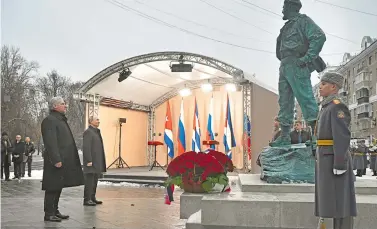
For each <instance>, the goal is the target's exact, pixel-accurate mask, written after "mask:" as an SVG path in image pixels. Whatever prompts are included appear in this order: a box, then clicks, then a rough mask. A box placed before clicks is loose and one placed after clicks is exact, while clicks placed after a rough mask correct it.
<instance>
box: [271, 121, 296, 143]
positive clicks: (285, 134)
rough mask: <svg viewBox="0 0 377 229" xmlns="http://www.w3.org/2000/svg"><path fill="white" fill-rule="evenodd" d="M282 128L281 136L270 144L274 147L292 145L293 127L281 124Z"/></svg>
mask: <svg viewBox="0 0 377 229" xmlns="http://www.w3.org/2000/svg"><path fill="white" fill-rule="evenodd" d="M280 128H281V132H280V136H279V137H278V138H277V139H276V140H275V141H273V142H271V143H270V146H272V147H276V146H287V145H291V136H290V135H289V132H290V130H291V127H290V126H280Z"/></svg>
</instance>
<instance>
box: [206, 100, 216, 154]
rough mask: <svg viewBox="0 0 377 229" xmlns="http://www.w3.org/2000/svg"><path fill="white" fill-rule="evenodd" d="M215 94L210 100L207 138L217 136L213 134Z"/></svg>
mask: <svg viewBox="0 0 377 229" xmlns="http://www.w3.org/2000/svg"><path fill="white" fill-rule="evenodd" d="M213 122H214V121H213V95H212V97H211V100H210V102H209V113H208V123H207V135H206V140H207V141H208V140H215V136H214V135H213ZM211 148H212V149H215V145H211Z"/></svg>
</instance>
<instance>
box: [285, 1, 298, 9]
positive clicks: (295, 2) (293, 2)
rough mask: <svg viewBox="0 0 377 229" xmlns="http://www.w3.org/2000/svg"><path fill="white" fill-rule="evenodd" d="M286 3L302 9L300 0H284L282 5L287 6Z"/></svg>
mask: <svg viewBox="0 0 377 229" xmlns="http://www.w3.org/2000/svg"><path fill="white" fill-rule="evenodd" d="M288 3H291V4H296V5H298V6H300V8H301V7H302V4H301V1H300V0H284V4H288Z"/></svg>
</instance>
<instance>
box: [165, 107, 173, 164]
mask: <svg viewBox="0 0 377 229" xmlns="http://www.w3.org/2000/svg"><path fill="white" fill-rule="evenodd" d="M164 142H165V144H166V146H167V147H168V156H169V157H170V158H174V143H173V122H172V120H171V111H170V103H169V100H168V102H167V104H166V116H165V131H164Z"/></svg>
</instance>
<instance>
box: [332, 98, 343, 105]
mask: <svg viewBox="0 0 377 229" xmlns="http://www.w3.org/2000/svg"><path fill="white" fill-rule="evenodd" d="M332 102H333V103H334V104H340V103H341V102H340V100H339V99H334V100H333V101H332Z"/></svg>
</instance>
